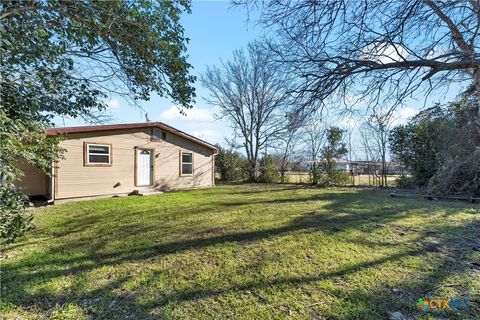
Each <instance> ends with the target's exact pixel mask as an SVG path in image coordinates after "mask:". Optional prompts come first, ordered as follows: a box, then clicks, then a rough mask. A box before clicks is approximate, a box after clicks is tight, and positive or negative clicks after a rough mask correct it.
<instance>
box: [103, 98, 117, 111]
mask: <svg viewBox="0 0 480 320" xmlns="http://www.w3.org/2000/svg"><path fill="white" fill-rule="evenodd" d="M105 104H106V105H107V109H118V108H119V107H120V102H118V100H117V99H110V100H108V101H107V102H105Z"/></svg>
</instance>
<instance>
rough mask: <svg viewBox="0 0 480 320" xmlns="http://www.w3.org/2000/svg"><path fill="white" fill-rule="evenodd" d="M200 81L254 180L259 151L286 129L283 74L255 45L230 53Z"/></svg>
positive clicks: (288, 100)
mask: <svg viewBox="0 0 480 320" xmlns="http://www.w3.org/2000/svg"><path fill="white" fill-rule="evenodd" d="M201 81H202V83H203V85H204V86H205V87H206V88H207V89H209V91H210V98H207V99H206V101H207V102H208V103H209V104H211V105H213V106H217V107H219V108H220V113H221V117H223V118H225V119H227V121H229V122H230V123H231V125H232V127H233V128H234V130H235V135H236V136H239V137H240V139H241V144H242V147H243V148H244V150H245V153H246V155H247V159H248V162H249V180H250V181H256V180H257V176H258V165H259V162H258V159H259V155H260V152H261V151H262V150H264V149H265V148H266V147H267V145H268V144H272V143H273V140H275V139H277V138H278V137H279V136H280V135H281V134H282V133H283V132H284V131H285V130H286V128H287V123H288V116H287V115H288V108H289V107H290V106H291V103H290V102H291V101H290V99H289V95H288V81H287V76H286V74H285V73H284V72H283V71H282V70H281V68H279V67H278V66H277V65H275V64H274V63H273V62H272V61H271V60H270V57H269V54H268V53H267V52H265V51H264V50H263V49H262V47H261V45H260V44H259V43H250V44H249V45H248V48H247V51H246V52H245V51H244V50H236V51H234V53H233V60H232V61H228V62H225V63H222V65H221V68H219V67H215V66H213V67H208V68H207V71H206V72H205V73H204V74H203V75H202V77H201Z"/></svg>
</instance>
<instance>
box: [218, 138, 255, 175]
mask: <svg viewBox="0 0 480 320" xmlns="http://www.w3.org/2000/svg"><path fill="white" fill-rule="evenodd" d="M218 147H219V152H218V154H217V155H216V157H215V165H216V167H217V170H218V172H219V173H220V177H221V178H220V179H221V180H223V181H242V180H245V179H246V178H247V165H248V164H247V161H246V159H245V158H244V157H242V156H241V155H240V154H239V153H238V152H234V151H231V150H227V149H225V148H222V147H220V146H218Z"/></svg>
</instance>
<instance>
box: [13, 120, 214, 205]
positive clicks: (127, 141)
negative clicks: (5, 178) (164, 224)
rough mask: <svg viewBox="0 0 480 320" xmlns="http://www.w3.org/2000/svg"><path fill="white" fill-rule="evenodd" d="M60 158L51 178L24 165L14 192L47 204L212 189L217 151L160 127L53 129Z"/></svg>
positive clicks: (140, 125)
mask: <svg viewBox="0 0 480 320" xmlns="http://www.w3.org/2000/svg"><path fill="white" fill-rule="evenodd" d="M47 135H49V136H55V135H62V137H63V140H62V141H61V142H60V146H61V147H62V148H63V149H64V150H65V152H64V155H63V158H61V159H58V161H57V162H56V163H54V164H52V172H51V175H46V174H44V173H43V172H41V171H40V170H39V169H37V168H34V167H32V166H29V165H26V164H20V165H19V166H20V169H22V170H23V171H24V173H25V176H24V177H22V179H21V180H20V181H18V182H17V186H18V187H20V188H21V189H23V190H24V191H25V192H26V193H27V194H28V195H30V196H46V197H47V198H48V199H50V200H55V199H68V198H78V197H90V196H99V195H114V194H126V193H130V192H132V191H134V190H140V191H156V190H175V189H184V188H200V187H212V186H214V183H215V180H214V158H215V154H216V153H217V151H218V150H217V148H216V147H215V146H213V145H212V144H210V143H208V142H205V141H203V140H201V139H198V138H195V137H193V136H191V135H189V134H187V133H185V132H182V131H180V130H177V129H175V128H173V127H171V126H168V125H166V124H164V123H161V122H147V123H131V124H115V125H99V126H83V127H69V128H53V129H49V130H47Z"/></svg>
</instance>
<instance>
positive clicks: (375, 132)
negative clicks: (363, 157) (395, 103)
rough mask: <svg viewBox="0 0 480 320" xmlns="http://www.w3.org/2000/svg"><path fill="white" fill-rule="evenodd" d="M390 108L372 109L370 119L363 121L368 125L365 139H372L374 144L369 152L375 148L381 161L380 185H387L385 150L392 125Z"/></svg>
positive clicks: (386, 150)
mask: <svg viewBox="0 0 480 320" xmlns="http://www.w3.org/2000/svg"><path fill="white" fill-rule="evenodd" d="M392 120H393V119H392V110H374V111H373V113H372V115H371V116H370V119H369V120H368V121H367V122H365V124H366V125H367V126H368V127H369V129H370V130H369V136H368V137H367V139H370V140H372V142H373V143H374V144H375V145H376V146H375V148H374V149H370V152H373V151H374V150H376V152H377V153H378V155H377V156H374V157H373V158H376V159H378V160H379V162H380V163H381V166H382V167H381V170H380V183H379V185H380V186H381V187H387V185H388V183H387V169H388V168H387V152H388V137H389V133H390V128H391V125H392Z"/></svg>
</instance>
